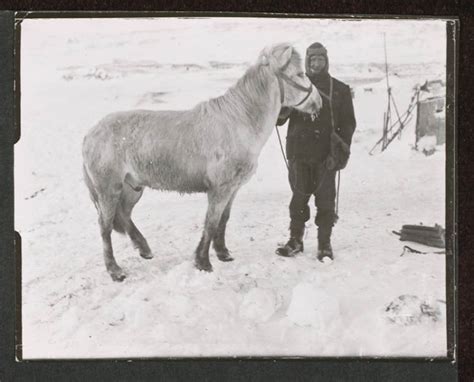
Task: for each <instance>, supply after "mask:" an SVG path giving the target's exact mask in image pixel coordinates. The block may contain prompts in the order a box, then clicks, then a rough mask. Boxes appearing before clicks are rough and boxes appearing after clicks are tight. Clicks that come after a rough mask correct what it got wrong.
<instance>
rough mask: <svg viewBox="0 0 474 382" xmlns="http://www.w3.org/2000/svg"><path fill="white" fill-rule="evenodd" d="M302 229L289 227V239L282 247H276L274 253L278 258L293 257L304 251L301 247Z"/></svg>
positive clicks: (302, 246)
mask: <svg viewBox="0 0 474 382" xmlns="http://www.w3.org/2000/svg"><path fill="white" fill-rule="evenodd" d="M303 235H304V226H303V227H294V226H293V227H292V226H290V239H289V240H288V242H287V243H286V244H285V245H284V246H283V247H278V248H277V250H276V251H275V253H276V254H277V255H279V256H284V257H293V256H295V255H297V254H298V253H301V252H303V251H304V245H303Z"/></svg>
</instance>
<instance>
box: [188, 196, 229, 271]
mask: <svg viewBox="0 0 474 382" xmlns="http://www.w3.org/2000/svg"><path fill="white" fill-rule="evenodd" d="M232 194H233V193H232V192H228V191H223V190H213V191H210V192H209V193H208V196H207V197H208V202H209V205H208V207H207V214H206V221H205V223H204V231H203V233H202V237H201V241H200V242H199V245H198V247H197V248H196V252H195V255H196V257H195V265H196V268H197V269H199V270H202V271H206V272H212V265H211V262H210V261H209V247H210V244H211V241H212V239H213V238H214V237H215V235H216V232H217V228H218V226H219V222H220V221H221V217H222V214H223V212H224V210H225V208H226V206H227V204H228V203H229V200H230V199H231V196H232Z"/></svg>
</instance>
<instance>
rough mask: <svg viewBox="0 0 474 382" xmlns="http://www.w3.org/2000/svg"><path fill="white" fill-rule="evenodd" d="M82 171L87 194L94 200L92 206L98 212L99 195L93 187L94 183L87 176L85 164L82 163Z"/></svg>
mask: <svg viewBox="0 0 474 382" xmlns="http://www.w3.org/2000/svg"><path fill="white" fill-rule="evenodd" d="M82 172H83V174H84V182H85V183H86V186H87V188H88V190H89V195H90V197H91V199H92V201H93V202H94V206H95V208H96V209H97V212H98V213H99V214H100V207H99V195H97V191H96V189H95V187H94V184H93V183H92V179H91V177H90V176H89V173H88V172H87V168H86V166H85V164H83V165H82Z"/></svg>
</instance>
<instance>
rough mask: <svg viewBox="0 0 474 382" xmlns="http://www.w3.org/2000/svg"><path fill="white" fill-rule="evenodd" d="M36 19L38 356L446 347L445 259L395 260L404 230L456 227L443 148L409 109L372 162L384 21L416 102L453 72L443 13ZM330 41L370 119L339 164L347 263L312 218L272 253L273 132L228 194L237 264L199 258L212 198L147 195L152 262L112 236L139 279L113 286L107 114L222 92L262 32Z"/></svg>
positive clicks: (24, 190)
mask: <svg viewBox="0 0 474 382" xmlns="http://www.w3.org/2000/svg"><path fill="white" fill-rule="evenodd" d="M22 26H23V36H22V52H21V53H22V60H21V64H22V72H21V76H22V84H21V86H22V89H21V90H22V111H21V112H22V115H21V116H22V138H21V140H20V142H19V143H18V144H17V146H16V150H15V161H16V163H15V184H16V189H15V206H16V213H15V216H16V223H15V224H16V229H17V230H18V231H19V232H20V234H21V236H22V240H23V242H22V243H23V248H22V264H23V268H22V298H23V306H22V322H23V355H24V357H25V358H91V357H109V358H110V357H120V358H123V357H126V358H131V357H168V356H177V357H179V356H200V355H204V356H248V355H256V356H257V355H260V356H261V355H265V356H444V355H446V346H447V342H446V313H445V311H446V302H445V277H446V274H445V256H444V255H437V254H427V255H419V254H406V255H404V256H400V255H401V254H402V247H403V244H404V243H402V242H400V241H399V240H398V237H397V236H395V235H394V234H393V233H392V230H399V229H400V228H401V226H402V225H403V224H410V223H411V224H416V223H420V222H422V223H423V224H425V225H433V224H434V223H439V224H441V225H443V226H445V215H444V214H445V207H444V206H445V176H444V173H445V153H444V146H441V147H440V146H438V147H437V150H436V152H435V153H434V154H433V155H431V156H428V157H427V156H425V155H423V154H421V153H419V152H417V151H414V150H413V149H412V146H413V145H414V139H415V135H414V120H412V122H411V123H410V125H409V126H408V127H407V128H406V129H405V130H404V132H403V135H402V137H401V139H396V140H395V141H394V142H393V143H392V145H391V146H390V148H389V149H388V150H387V151H385V152H384V153H381V154H380V153H377V154H375V155H373V156H370V155H369V154H368V151H369V150H370V149H371V148H372V146H373V145H374V143H375V142H376V141H377V140H378V139H379V138H380V135H381V126H382V119H383V112H384V110H385V107H386V89H385V80H384V78H383V71H382V70H381V69H380V68H381V67H382V66H381V65H380V63H381V62H383V45H382V44H383V32H385V33H386V36H387V43H388V49H389V60H390V62H391V63H392V62H393V63H394V64H395V65H396V70H395V69H393V70H391V74H392V75H391V77H390V80H391V84H392V86H393V88H394V90H393V91H394V94H395V98H396V100H397V103H398V107H399V109H400V110H405V108H406V106H407V105H408V103H409V100H410V98H411V96H412V93H413V86H414V85H416V84H417V83H419V84H421V83H423V82H424V81H425V79H433V78H439V77H442V76H443V75H444V70H445V67H444V62H445V61H444V60H445V48H444V47H445V28H444V24H443V23H442V22H434V21H425V22H422V21H398V22H394V21H378V20H373V21H368V20H366V21H363V22H360V21H328V20H319V21H318V20H276V19H267V20H265V21H262V20H256V19H248V20H242V19H235V18H234V19H220V20H214V21H209V20H206V19H186V20H184V19H183V20H176V19H155V20H151V19H150V20H149V19H142V20H95V21H91V20H56V21H52V20H36V21H35V20H25V21H23V24H22ZM317 40H319V41H322V42H324V43H325V44H326V45H327V47H328V50H329V55H330V60H331V73H332V74H333V75H334V76H336V77H338V78H340V79H342V80H345V81H347V82H348V83H349V84H351V86H352V87H353V89H354V94H355V98H354V104H355V111H356V117H357V121H358V127H357V131H356V133H355V136H354V143H353V152H352V156H351V161H350V163H349V166H348V167H347V168H346V169H345V170H344V171H343V172H342V183H341V195H340V220H339V222H338V224H337V226H336V227H335V230H334V235H333V247H334V251H335V257H336V258H335V261H334V262H332V263H330V264H323V263H320V262H318V261H317V260H316V257H315V253H316V250H317V243H316V228H315V226H314V225H313V223H312V219H311V221H310V222H308V230H307V234H306V238H305V252H304V254H302V255H301V256H298V257H296V258H293V259H286V258H280V257H278V256H276V255H275V254H274V250H275V248H276V246H277V245H278V243H281V242H284V241H286V239H287V235H288V231H287V228H288V223H289V221H288V203H289V200H290V189H289V185H288V182H287V175H286V167H285V165H284V162H283V159H282V157H281V152H280V148H279V144H278V139H277V136H276V134H273V135H272V136H271V137H270V139H269V141H268V143H267V144H266V146H265V147H264V149H263V152H262V154H261V157H260V161H259V168H258V171H257V173H256V174H255V176H254V177H253V178H252V179H251V181H250V182H249V183H248V184H247V185H246V186H244V187H243V188H242V189H241V191H240V193H239V194H238V196H237V199H236V201H235V203H234V208H233V211H232V215H231V218H230V221H229V228H228V235H227V243H228V246H229V248H230V249H231V250H232V252H233V255H234V257H235V261H234V262H232V263H221V262H219V261H217V259H216V258H215V256H214V255H213V254H211V261H212V263H213V266H214V272H213V273H210V274H208V273H204V272H199V271H197V270H196V269H195V268H194V267H193V251H194V249H195V247H196V245H197V243H198V241H199V239H200V235H201V230H202V225H203V220H204V214H205V210H206V197H205V195H198V194H195V195H185V196H179V195H178V194H174V193H160V192H156V191H152V190H147V191H146V192H145V194H144V197H143V198H142V200H141V201H140V203H139V204H138V205H137V207H136V208H135V210H134V221H135V222H136V224H137V226H138V227H139V228H140V230H141V231H142V232H143V234H144V236H145V237H146V238H147V239H148V243H149V244H150V247H151V248H152V251H153V252H154V254H155V258H154V259H152V260H144V259H142V258H140V257H139V256H138V253H136V252H135V250H134V249H133V247H132V245H131V243H130V242H129V240H128V239H127V238H125V237H122V236H120V235H117V234H115V233H114V235H113V242H114V249H115V256H116V258H117V261H118V263H119V264H120V265H121V266H122V267H123V268H124V269H125V270H126V272H127V274H128V278H127V279H126V280H125V281H124V282H123V283H114V282H112V280H111V279H110V277H109V275H108V274H107V273H106V271H105V267H104V264H103V260H102V249H101V241H100V237H99V229H98V224H97V216H96V211H95V209H94V206H93V204H92V202H91V201H90V199H89V195H88V192H87V189H86V187H85V185H84V183H83V180H82V171H81V167H82V160H81V143H82V138H83V136H84V134H85V133H86V132H87V131H88V130H89V129H90V128H91V127H92V126H93V125H94V124H95V123H96V122H97V121H98V120H99V119H100V118H101V117H103V116H104V115H105V114H107V113H109V112H112V111H116V110H125V109H133V108H149V109H183V108H188V107H191V106H193V105H194V104H196V103H197V102H199V101H202V100H205V99H207V98H209V97H213V96H217V95H220V94H222V93H223V92H224V91H225V90H226V89H227V88H228V87H229V86H230V85H232V84H233V83H234V82H235V81H236V79H237V78H238V77H240V76H241V75H242V74H243V73H244V71H245V69H246V67H248V65H249V64H250V63H252V62H253V61H255V59H256V57H257V55H258V52H259V51H260V50H261V49H262V48H263V47H264V46H265V45H267V44H271V43H275V42H280V41H290V42H294V43H295V46H296V47H297V48H298V49H299V50H300V52H301V53H304V49H305V47H306V46H307V45H309V44H310V43H311V42H314V41H317ZM351 68H352V69H353V70H351ZM395 72H396V74H395ZM285 128H286V127H282V128H281V134H282V137H284V136H285V134H286V132H285ZM312 213H313V216H314V209H313V212H312ZM414 246H416V245H414ZM416 247H417V248H422V246H416ZM423 249H424V250H428V251H429V250H430V248H428V247H424V248H423ZM423 307H424V308H423Z"/></svg>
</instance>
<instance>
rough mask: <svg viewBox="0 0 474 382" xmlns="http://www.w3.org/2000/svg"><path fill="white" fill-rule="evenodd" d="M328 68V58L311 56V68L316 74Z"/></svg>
mask: <svg viewBox="0 0 474 382" xmlns="http://www.w3.org/2000/svg"><path fill="white" fill-rule="evenodd" d="M325 67H326V57H324V56H311V57H310V58H309V68H310V69H311V71H312V72H313V73H314V74H319V73H321V71H323V70H324V68H325Z"/></svg>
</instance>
